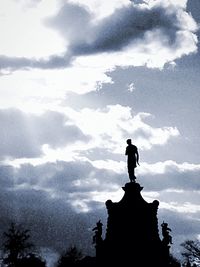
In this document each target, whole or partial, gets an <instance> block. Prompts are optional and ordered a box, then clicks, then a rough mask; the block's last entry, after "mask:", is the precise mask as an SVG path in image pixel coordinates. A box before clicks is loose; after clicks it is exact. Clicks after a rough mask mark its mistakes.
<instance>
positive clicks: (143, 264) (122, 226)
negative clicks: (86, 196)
mask: <svg viewBox="0 0 200 267" xmlns="http://www.w3.org/2000/svg"><path fill="white" fill-rule="evenodd" d="M142 189H143V188H142V187H141V186H140V185H139V184H138V183H134V182H132V183H127V184H126V185H125V186H124V187H123V190H124V191H125V193H124V196H123V198H122V199H121V201H119V202H118V203H113V202H112V201H111V200H107V201H106V207H107V211H108V220H107V229H106V236H105V240H104V241H103V246H102V252H101V265H102V264H104V266H114V265H115V264H116V265H117V266H120V265H121V266H123V267H126V266H135V267H147V266H154V267H164V266H166V264H165V262H164V257H163V256H164V250H163V244H162V242H161V240H160V237H159V232H158V220H157V210H158V205H159V202H158V201H157V200H154V201H153V202H152V203H147V202H146V201H145V200H144V199H143V198H142V196H141V190H142Z"/></svg>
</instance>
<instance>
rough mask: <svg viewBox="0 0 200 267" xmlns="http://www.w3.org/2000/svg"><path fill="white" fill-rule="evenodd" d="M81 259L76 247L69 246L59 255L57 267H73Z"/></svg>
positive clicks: (80, 253)
mask: <svg viewBox="0 0 200 267" xmlns="http://www.w3.org/2000/svg"><path fill="white" fill-rule="evenodd" d="M82 257H83V255H82V252H81V251H79V250H78V249H77V247H76V246H71V247H69V248H68V249H67V250H66V251H65V252H64V253H63V254H62V255H61V257H60V259H59V260H58V264H57V267H67V266H74V265H75V264H76V262H77V261H79V260H81V258H82Z"/></svg>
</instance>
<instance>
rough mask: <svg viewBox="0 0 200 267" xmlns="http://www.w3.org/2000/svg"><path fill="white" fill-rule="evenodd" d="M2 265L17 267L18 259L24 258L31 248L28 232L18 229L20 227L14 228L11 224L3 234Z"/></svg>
mask: <svg viewBox="0 0 200 267" xmlns="http://www.w3.org/2000/svg"><path fill="white" fill-rule="evenodd" d="M3 238H4V240H5V241H4V243H3V252H4V257H3V264H4V266H8V267H15V266H17V262H18V260H19V259H22V258H23V257H25V256H26V255H27V254H28V252H29V250H30V249H31V248H32V247H33V244H32V243H30V242H29V238H30V235H29V230H26V229H20V226H16V225H15V224H14V223H11V225H10V227H9V229H8V231H7V232H4V233H3Z"/></svg>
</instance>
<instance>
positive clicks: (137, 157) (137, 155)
mask: <svg viewBox="0 0 200 267" xmlns="http://www.w3.org/2000/svg"><path fill="white" fill-rule="evenodd" d="M136 161H137V164H138V165H140V164H139V153H138V150H136Z"/></svg>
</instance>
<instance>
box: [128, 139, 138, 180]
mask: <svg viewBox="0 0 200 267" xmlns="http://www.w3.org/2000/svg"><path fill="white" fill-rule="evenodd" d="M126 143H127V144H128V146H127V147H126V152H125V155H126V156H128V157H127V168H128V174H129V179H130V181H131V182H135V179H136V176H135V168H136V167H137V165H139V153H138V149H137V147H136V146H135V145H133V144H132V141H131V139H127V141H126Z"/></svg>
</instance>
